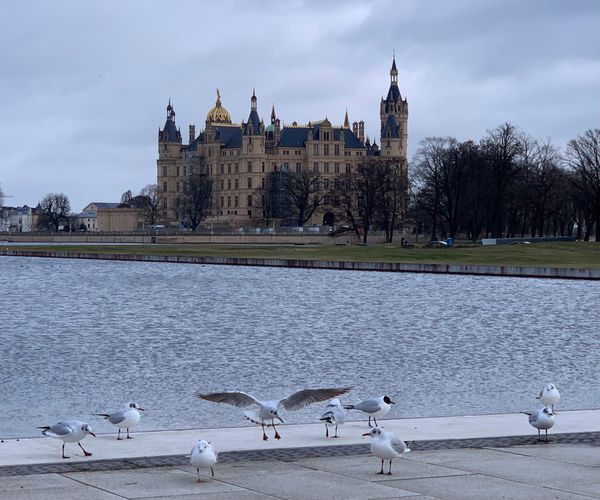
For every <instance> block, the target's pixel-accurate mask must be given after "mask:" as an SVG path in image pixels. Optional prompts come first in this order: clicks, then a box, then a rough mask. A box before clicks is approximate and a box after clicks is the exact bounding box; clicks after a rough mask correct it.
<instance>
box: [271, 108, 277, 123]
mask: <svg viewBox="0 0 600 500" xmlns="http://www.w3.org/2000/svg"><path fill="white" fill-rule="evenodd" d="M276 119H277V116H275V104H273V106H272V108H271V123H275V120H276Z"/></svg>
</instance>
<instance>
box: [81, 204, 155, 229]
mask: <svg viewBox="0 0 600 500" xmlns="http://www.w3.org/2000/svg"><path fill="white" fill-rule="evenodd" d="M117 205H118V204H117ZM88 207H89V205H88ZM144 217H145V211H144V210H143V209H140V208H116V207H115V208H102V207H100V208H98V211H97V227H98V231H104V232H126V231H139V230H140V229H143V228H144Z"/></svg>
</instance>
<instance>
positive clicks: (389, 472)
mask: <svg viewBox="0 0 600 500" xmlns="http://www.w3.org/2000/svg"><path fill="white" fill-rule="evenodd" d="M391 475H392V460H391V459H390V470H388V476H391Z"/></svg>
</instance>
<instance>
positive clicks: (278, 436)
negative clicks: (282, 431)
mask: <svg viewBox="0 0 600 500" xmlns="http://www.w3.org/2000/svg"><path fill="white" fill-rule="evenodd" d="M271 425H272V426H273V430H274V431H275V439H281V436H280V435H279V432H277V429H276V428H275V419H273V420H271Z"/></svg>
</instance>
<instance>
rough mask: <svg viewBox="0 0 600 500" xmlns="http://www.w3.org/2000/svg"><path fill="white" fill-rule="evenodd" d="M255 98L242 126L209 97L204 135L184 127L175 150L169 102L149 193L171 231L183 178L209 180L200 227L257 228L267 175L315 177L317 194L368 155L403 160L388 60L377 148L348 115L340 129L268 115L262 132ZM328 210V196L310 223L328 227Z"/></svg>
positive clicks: (402, 111)
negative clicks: (186, 131)
mask: <svg viewBox="0 0 600 500" xmlns="http://www.w3.org/2000/svg"><path fill="white" fill-rule="evenodd" d="M257 101H258V99H257V97H256V95H255V92H254V91H253V92H252V97H251V98H250V113H249V115H248V120H247V121H245V122H244V121H242V123H232V121H231V116H230V114H229V112H228V111H227V109H226V108H225V107H224V106H223V103H222V102H221V95H220V93H219V91H218V90H217V99H216V102H215V106H214V107H213V108H212V109H211V110H210V111H209V112H208V113H207V115H206V120H205V125H204V130H202V131H200V133H199V134H197V133H196V128H195V126H194V125H190V126H189V135H188V138H189V140H188V144H183V138H182V135H181V132H180V129H179V128H177V126H176V124H175V110H174V109H173V106H172V105H171V102H170V101H169V105H168V106H167V119H166V122H165V125H164V127H163V129H162V130H161V129H159V132H158V160H157V187H158V191H159V194H160V204H161V210H160V213H161V218H162V220H163V221H164V223H166V224H169V225H178V224H179V223H180V222H181V220H180V217H179V214H178V213H177V200H178V197H179V196H180V195H181V193H182V191H183V186H184V184H185V180H186V177H187V176H189V175H194V174H205V175H209V176H210V177H211V179H212V207H211V209H210V210H209V215H208V217H207V219H206V221H205V222H209V223H212V224H222V225H231V226H242V225H259V224H260V222H261V220H262V219H263V208H262V206H261V202H260V200H261V199H263V200H264V193H265V186H266V185H267V183H268V180H267V179H268V176H269V174H270V173H271V172H276V171H288V172H300V171H308V172H310V173H311V174H317V175H318V176H319V178H320V182H321V184H320V185H321V186H322V188H323V189H324V190H325V191H327V190H329V189H331V188H333V186H334V183H336V182H337V181H336V179H339V177H340V176H341V175H343V174H345V173H350V172H352V171H353V170H354V169H355V168H356V166H357V165H358V164H360V163H361V162H363V161H365V159H366V157H368V156H377V157H381V158H382V159H390V160H393V159H404V160H406V151H407V139H408V103H407V100H406V98H403V97H402V95H401V93H400V89H399V88H398V70H397V68H396V61H395V59H394V60H393V62H392V67H391V70H390V86H389V90H388V93H387V97H385V99H384V98H382V99H381V105H380V111H379V116H380V121H381V136H380V142H379V145H377V143H376V142H375V141H373V143H372V144H371V143H370V142H369V139H366V140H365V134H364V122H363V121H358V122H354V123H353V124H352V128H351V127H350V122H349V119H348V112H346V116H345V119H344V123H343V125H333V124H332V123H331V122H330V121H329V120H328V119H327V118H325V119H324V120H319V121H311V122H309V123H308V124H306V125H299V124H297V123H296V122H293V123H292V124H291V125H285V126H283V127H282V126H281V121H280V119H279V118H278V117H277V115H276V113H275V108H274V107H273V108H272V110H271V119H270V122H269V124H268V125H265V123H264V120H263V119H262V118H261V117H260V116H259V114H258V104H257ZM335 212H336V207H335V206H332V197H331V196H329V197H326V198H325V205H324V206H323V207H320V208H319V210H318V211H317V212H315V214H314V215H313V217H312V219H311V220H310V221H309V222H310V223H315V224H332V223H333V220H334V218H335V216H334V214H335Z"/></svg>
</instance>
